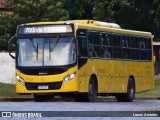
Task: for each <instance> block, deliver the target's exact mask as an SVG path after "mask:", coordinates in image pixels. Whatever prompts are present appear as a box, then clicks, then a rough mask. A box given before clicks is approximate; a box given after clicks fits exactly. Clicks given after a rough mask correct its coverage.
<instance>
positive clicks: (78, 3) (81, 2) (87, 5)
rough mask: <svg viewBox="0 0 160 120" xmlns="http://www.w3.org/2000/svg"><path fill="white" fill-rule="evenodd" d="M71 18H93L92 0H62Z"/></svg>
mask: <svg viewBox="0 0 160 120" xmlns="http://www.w3.org/2000/svg"><path fill="white" fill-rule="evenodd" d="M61 1H62V3H64V8H65V9H66V10H67V11H68V12H69V17H70V19H71V20H77V19H93V14H92V10H93V4H92V0H61Z"/></svg>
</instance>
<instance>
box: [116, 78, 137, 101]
mask: <svg viewBox="0 0 160 120" xmlns="http://www.w3.org/2000/svg"><path fill="white" fill-rule="evenodd" d="M134 97H135V84H134V81H133V79H132V78H129V81H128V88H127V93H124V94H117V95H116V99H117V101H119V102H132V101H133V99H134Z"/></svg>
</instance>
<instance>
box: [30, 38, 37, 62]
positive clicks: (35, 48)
mask: <svg viewBox="0 0 160 120" xmlns="http://www.w3.org/2000/svg"><path fill="white" fill-rule="evenodd" d="M29 40H30V42H31V43H32V46H33V49H34V51H35V52H36V53H37V60H38V42H37V47H36V45H35V43H34V41H33V38H29Z"/></svg>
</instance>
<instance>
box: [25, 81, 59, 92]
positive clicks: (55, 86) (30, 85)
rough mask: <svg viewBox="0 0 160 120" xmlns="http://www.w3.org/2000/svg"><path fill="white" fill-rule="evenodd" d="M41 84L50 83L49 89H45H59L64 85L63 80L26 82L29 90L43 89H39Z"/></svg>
mask: <svg viewBox="0 0 160 120" xmlns="http://www.w3.org/2000/svg"><path fill="white" fill-rule="evenodd" d="M39 85H48V89H44V90H57V89H60V88H61V86H62V82H53V83H25V86H26V88H27V90H43V89H38V86H39Z"/></svg>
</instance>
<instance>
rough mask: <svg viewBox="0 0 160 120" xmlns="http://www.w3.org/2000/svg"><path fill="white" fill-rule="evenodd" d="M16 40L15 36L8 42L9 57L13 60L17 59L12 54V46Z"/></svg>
mask: <svg viewBox="0 0 160 120" xmlns="http://www.w3.org/2000/svg"><path fill="white" fill-rule="evenodd" d="M15 40H16V37H15V36H13V37H12V38H11V39H10V40H9V41H8V52H9V55H10V56H11V57H12V58H13V59H15V56H14V55H12V54H11V52H12V44H13V42H15Z"/></svg>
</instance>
